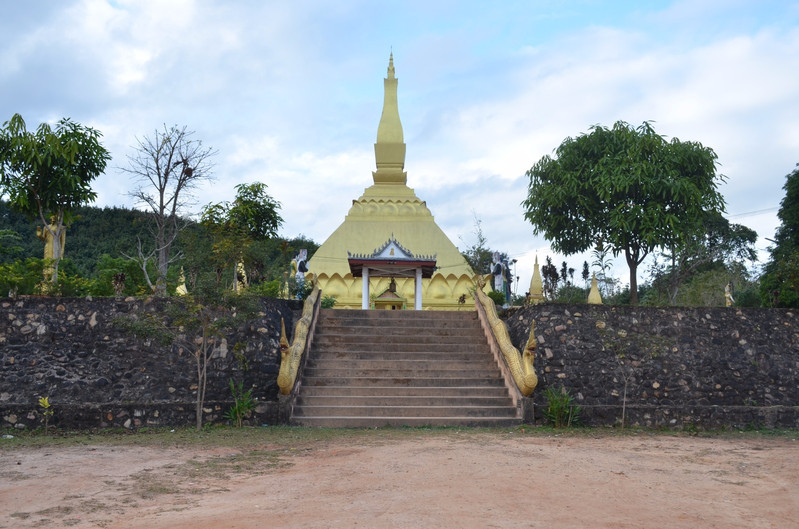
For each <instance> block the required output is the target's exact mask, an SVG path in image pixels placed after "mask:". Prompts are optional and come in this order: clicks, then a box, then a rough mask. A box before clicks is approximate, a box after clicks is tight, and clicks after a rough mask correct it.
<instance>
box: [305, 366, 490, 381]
mask: <svg viewBox="0 0 799 529" xmlns="http://www.w3.org/2000/svg"><path fill="white" fill-rule="evenodd" d="M486 371H487V370H486V369H483V370H474V369H461V368H458V367H453V368H451V369H447V368H444V367H441V368H438V369H426V370H423V371H420V370H417V369H396V368H385V369H378V368H362V369H357V368H355V369H349V368H335V367H324V366H323V367H313V366H306V367H305V373H306V374H307V375H308V376H309V377H316V378H322V377H328V378H345V377H352V378H359V377H372V378H375V377H381V378H382V377H392V378H407V379H412V378H416V377H422V378H439V377H440V378H470V377H475V376H479V377H485V376H486V374H485V373H486Z"/></svg>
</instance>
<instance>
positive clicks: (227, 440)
mask: <svg viewBox="0 0 799 529" xmlns="http://www.w3.org/2000/svg"><path fill="white" fill-rule="evenodd" d="M456 434H457V435H458V436H460V437H464V436H485V437H487V438H490V437H492V436H500V437H506V436H514V435H526V436H528V435H534V436H539V437H550V436H553V435H558V436H564V435H567V436H573V437H609V436H611V437H612V436H624V435H632V436H635V435H650V436H655V435H661V436H684V435H687V434H686V433H685V432H680V431H676V430H668V429H644V428H626V429H624V430H620V429H618V428H610V427H597V428H587V427H581V428H577V429H574V428H572V429H568V430H565V429H554V428H552V427H550V426H533V425H521V426H516V427H508V428H465V427H429V426H428V427H418V428H413V427H385V428H368V429H367V428H301V427H294V426H269V427H243V428H233V427H229V426H216V427H212V428H207V429H203V430H202V431H200V432H197V431H196V430H195V429H194V428H192V427H185V428H176V429H174V430H173V429H171V428H151V429H150V430H148V431H146V432H142V431H138V432H137V431H129V430H123V431H116V430H115V431H108V430H97V431H92V432H77V431H58V432H53V431H52V430H51V431H50V434H49V435H47V436H45V435H44V432H40V433H34V432H22V433H20V435H15V437H14V439H3V440H0V453H3V452H8V451H11V450H15V449H25V448H34V449H35V448H50V447H53V448H56V447H71V446H141V447H152V448H201V449H202V448H217V447H227V448H232V449H236V448H241V449H250V450H253V449H255V450H272V449H279V448H281V447H283V448H286V449H287V450H290V451H296V450H300V449H305V448H307V447H318V446H319V445H324V444H326V443H329V442H336V441H339V440H346V441H347V442H348V443H349V442H352V443H369V444H382V443H386V442H394V441H401V440H405V439H419V438H425V439H429V438H433V437H451V436H453V435H456ZM696 435H698V436H700V437H730V438H740V437H751V438H758V437H774V438H789V439H796V438H798V437H799V431H798V430H794V429H759V430H747V431H742V430H739V429H729V428H727V429H717V430H700V431H699V432H697V433H696ZM6 472H11V473H12V474H11V475H9V477H10V478H11V479H24V476H16V474H14V471H6ZM0 477H2V476H0Z"/></svg>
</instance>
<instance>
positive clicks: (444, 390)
mask: <svg viewBox="0 0 799 529" xmlns="http://www.w3.org/2000/svg"><path fill="white" fill-rule="evenodd" d="M463 395H469V396H472V397H478V398H490V397H494V398H506V397H508V390H507V388H505V386H496V385H495V386H309V385H303V386H302V388H301V390H300V397H299V398H304V397H316V396H327V397H356V396H357V397H381V396H383V397H438V398H447V397H461V396H463Z"/></svg>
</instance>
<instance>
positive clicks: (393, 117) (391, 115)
mask: <svg viewBox="0 0 799 529" xmlns="http://www.w3.org/2000/svg"><path fill="white" fill-rule="evenodd" d="M383 90H384V93H383V114H382V115H381V116H380V124H379V125H378V126H377V143H375V162H376V164H377V171H376V172H373V173H372V177H373V178H374V181H375V184H405V182H406V181H407V175H406V173H405V172H404V171H403V169H404V168H405V140H404V137H403V134H402V123H401V122H400V117H399V106H398V105H397V78H396V77H395V75H394V53H393V52H392V53H391V54H390V55H389V58H388V72H387V76H386V78H385V79H383Z"/></svg>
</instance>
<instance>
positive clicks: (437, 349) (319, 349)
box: [311, 337, 486, 356]
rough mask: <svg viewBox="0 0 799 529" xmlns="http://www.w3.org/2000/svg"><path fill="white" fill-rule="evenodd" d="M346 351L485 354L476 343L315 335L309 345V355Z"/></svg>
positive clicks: (484, 350) (482, 348)
mask: <svg viewBox="0 0 799 529" xmlns="http://www.w3.org/2000/svg"><path fill="white" fill-rule="evenodd" d="M348 351H351V352H353V353H370V352H376V351H377V352H385V353H394V352H396V353H400V352H403V353H425V354H429V355H449V354H451V353H470V354H471V353H477V354H480V353H481V354H486V348H485V347H483V346H481V345H480V344H477V343H470V344H447V343H439V344H435V343H404V344H403V343H381V344H374V343H355V342H351V343H326V342H325V341H321V340H320V341H318V340H317V339H316V337H314V341H313V344H312V345H311V355H313V356H315V355H316V354H317V353H319V354H322V353H335V354H338V353H340V352H348Z"/></svg>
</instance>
